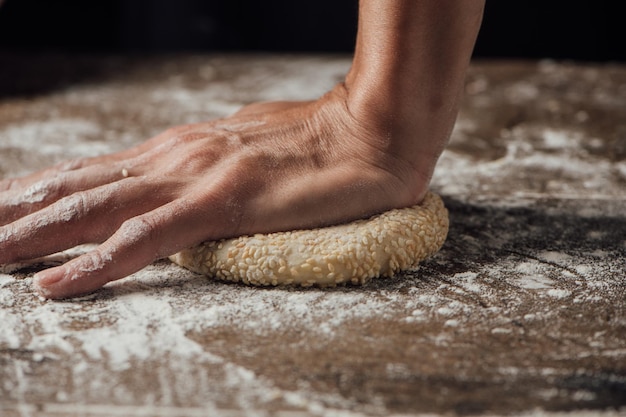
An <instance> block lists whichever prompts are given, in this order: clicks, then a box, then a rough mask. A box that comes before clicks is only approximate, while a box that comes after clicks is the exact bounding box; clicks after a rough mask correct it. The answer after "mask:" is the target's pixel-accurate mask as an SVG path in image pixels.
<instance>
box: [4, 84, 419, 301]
mask: <svg viewBox="0 0 626 417" xmlns="http://www.w3.org/2000/svg"><path fill="white" fill-rule="evenodd" d="M380 134H382V132H380V131H379V130H377V126H376V125H375V124H370V122H369V121H368V120H359V119H356V118H355V117H354V116H352V115H351V113H350V112H349V110H348V106H347V91H346V89H345V87H344V86H343V85H339V86H338V87H337V88H335V89H334V90H333V91H331V92H330V93H329V94H327V95H325V96H323V97H322V98H320V99H319V100H316V101H310V102H302V103H267V104H256V105H253V106H249V107H247V108H244V109H243V110H242V111H240V112H239V113H237V114H235V115H233V116H231V117H229V118H226V119H222V120H218V121H214V122H209V123H201V124H195V125H188V126H181V127H177V128H174V129H171V130H168V131H166V132H164V133H163V134H161V135H158V136H156V137H155V138H153V139H151V140H149V141H147V142H145V143H143V144H142V145H139V146H137V147H135V148H132V149H129V150H127V151H124V152H121V153H117V154H112V155H108V156H102V157H95V158H88V159H83V160H78V161H72V162H69V163H63V164H59V165H57V166H55V167H53V168H51V169H47V170H44V171H40V172H37V173H34V174H32V175H29V176H27V177H24V178H20V179H12V180H4V181H2V182H0V190H1V191H0V225H2V226H1V227H0V263H1V264H7V263H13V262H17V261H19V260H24V259H31V258H36V257H39V256H43V255H47V254H51V253H54V252H58V251H61V250H65V249H68V248H70V247H73V246H76V245H78V244H83V243H92V242H98V243H100V242H102V243H101V244H100V245H99V246H98V247H97V248H96V249H94V250H93V251H91V252H88V253H86V254H84V255H82V256H80V257H78V258H76V259H73V260H71V261H69V262H68V263H66V264H64V265H62V266H59V267H55V268H51V269H48V270H45V271H42V272H40V273H38V274H37V275H36V276H35V279H34V285H35V288H36V290H37V291H38V292H39V293H40V294H41V295H42V296H44V297H47V298H64V297H70V296H75V295H80V294H84V293H87V292H91V291H93V290H95V289H97V288H99V287H101V286H102V285H104V284H105V283H107V282H110V281H113V280H117V279H120V278H123V277H125V276H127V275H129V274H131V273H133V272H135V271H138V270H139V269H141V268H143V267H144V266H146V265H148V264H149V263H151V262H153V261H154V260H156V259H158V258H162V257H165V256H169V255H172V254H174V253H176V252H178V251H181V250H183V249H185V248H188V247H191V246H194V245H197V244H199V243H201V242H203V241H207V240H217V239H221V238H228V237H236V236H240V235H246V234H254V233H266V232H275V231H284V230H293V229H302V228H311V227H319V226H324V225H329V224H335V223H340V222H344V221H348V220H353V219H357V218H363V217H366V216H369V215H372V214H374V213H378V212H382V211H385V210H388V209H391V208H395V207H406V206H410V205H413V204H416V203H418V202H419V201H421V199H422V198H423V196H424V195H425V193H426V187H427V181H425V180H424V178H425V176H424V173H422V172H419V171H418V170H416V169H415V167H414V165H412V164H411V162H410V161H407V160H403V159H402V157H401V156H400V155H395V154H393V153H390V152H388V150H386V149H384V148H382V147H380V143H381V142H380V140H379V137H380V136H379V135H380Z"/></svg>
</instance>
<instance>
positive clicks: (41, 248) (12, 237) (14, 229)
mask: <svg viewBox="0 0 626 417" xmlns="http://www.w3.org/2000/svg"><path fill="white" fill-rule="evenodd" d="M150 185H151V184H148V183H147V181H146V180H145V179H144V178H143V177H139V178H127V179H124V180H123V181H118V182H115V183H112V184H107V185H104V186H100V187H97V188H94V189H91V190H88V191H81V192H78V193H74V194H72V195H71V196H68V197H64V198H62V199H60V200H58V201H57V202H55V203H53V204H52V205H50V206H48V207H46V208H44V209H42V210H40V211H38V212H36V213H33V214H30V215H28V216H26V217H23V218H20V219H19V220H17V221H15V222H13V223H10V224H7V225H5V226H2V227H0V264H8V263H14V262H17V261H19V260H23V259H32V258H37V257H40V256H44V255H48V254H50V253H55V252H58V251H62V250H65V249H67V248H70V247H73V246H76V245H79V244H82V243H92V242H101V241H103V240H104V239H106V238H108V237H109V236H110V235H111V234H112V233H113V232H114V231H115V230H116V229H117V228H118V227H119V225H120V224H121V223H122V222H123V221H124V219H127V218H130V217H133V216H136V215H138V214H141V213H145V212H147V211H150V210H152V209H154V208H155V207H157V206H159V205H161V204H164V203H165V202H166V201H170V200H171V198H172V195H171V193H169V192H168V191H167V185H164V186H162V189H161V191H160V192H159V193H155V192H154V191H153V190H152V189H151V186H150Z"/></svg>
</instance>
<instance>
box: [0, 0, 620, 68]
mask: <svg viewBox="0 0 626 417" xmlns="http://www.w3.org/2000/svg"><path fill="white" fill-rule="evenodd" d="M460 1H463V0H460ZM357 7H358V6H357V0H315V1H297V0H152V1H148V0H91V1H90V0H6V1H5V4H4V6H3V7H1V8H0V48H1V49H4V50H7V49H9V50H14V51H15V50H19V51H23V50H34V51H41V50H46V51H63V52H68V51H77V52H95V53H100V52H107V53H110V52H114V53H127V52H142V53H146V52H147V53H153V52H181V51H196V52H197V51H209V52H210V51H281V52H351V51H352V48H353V45H354V38H355V34H356V17H357ZM622 8H623V2H621V1H616V0H614V1H601V0H595V1H592V0H587V1H583V0H572V1H559V0H490V1H487V8H486V13H485V18H484V22H483V27H482V29H481V33H480V36H479V40H478V43H477V46H476V50H475V56H477V57H511V58H545V57H549V58H555V59H571V60H584V61H626V46H625V45H624V44H625V43H626V30H625V27H626V24H625V18H624V16H625V15H624V13H623V12H622Z"/></svg>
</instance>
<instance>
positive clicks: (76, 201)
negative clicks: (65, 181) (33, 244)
mask: <svg viewBox="0 0 626 417" xmlns="http://www.w3.org/2000/svg"><path fill="white" fill-rule="evenodd" d="M52 207H53V210H54V216H55V217H56V218H57V219H59V220H60V221H63V222H71V221H74V220H78V219H81V218H83V217H85V216H86V215H87V214H88V213H89V211H90V200H89V197H88V195H87V193H86V192H84V191H79V192H76V193H74V194H72V195H69V196H67V197H64V198H62V199H60V200H59V201H57V202H56V203H55V204H54V205H53V206H52Z"/></svg>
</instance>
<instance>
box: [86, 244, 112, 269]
mask: <svg viewBox="0 0 626 417" xmlns="http://www.w3.org/2000/svg"><path fill="white" fill-rule="evenodd" d="M111 260H112V257H111V255H110V254H104V253H102V252H101V251H99V250H97V249H96V250H93V251H91V252H88V253H86V254H85V255H83V256H82V257H81V259H80V265H79V266H78V267H77V269H78V270H79V271H80V272H82V273H90V272H97V271H101V270H103V269H104V268H105V267H106V266H107V265H108V264H109V263H110V262H111Z"/></svg>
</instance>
